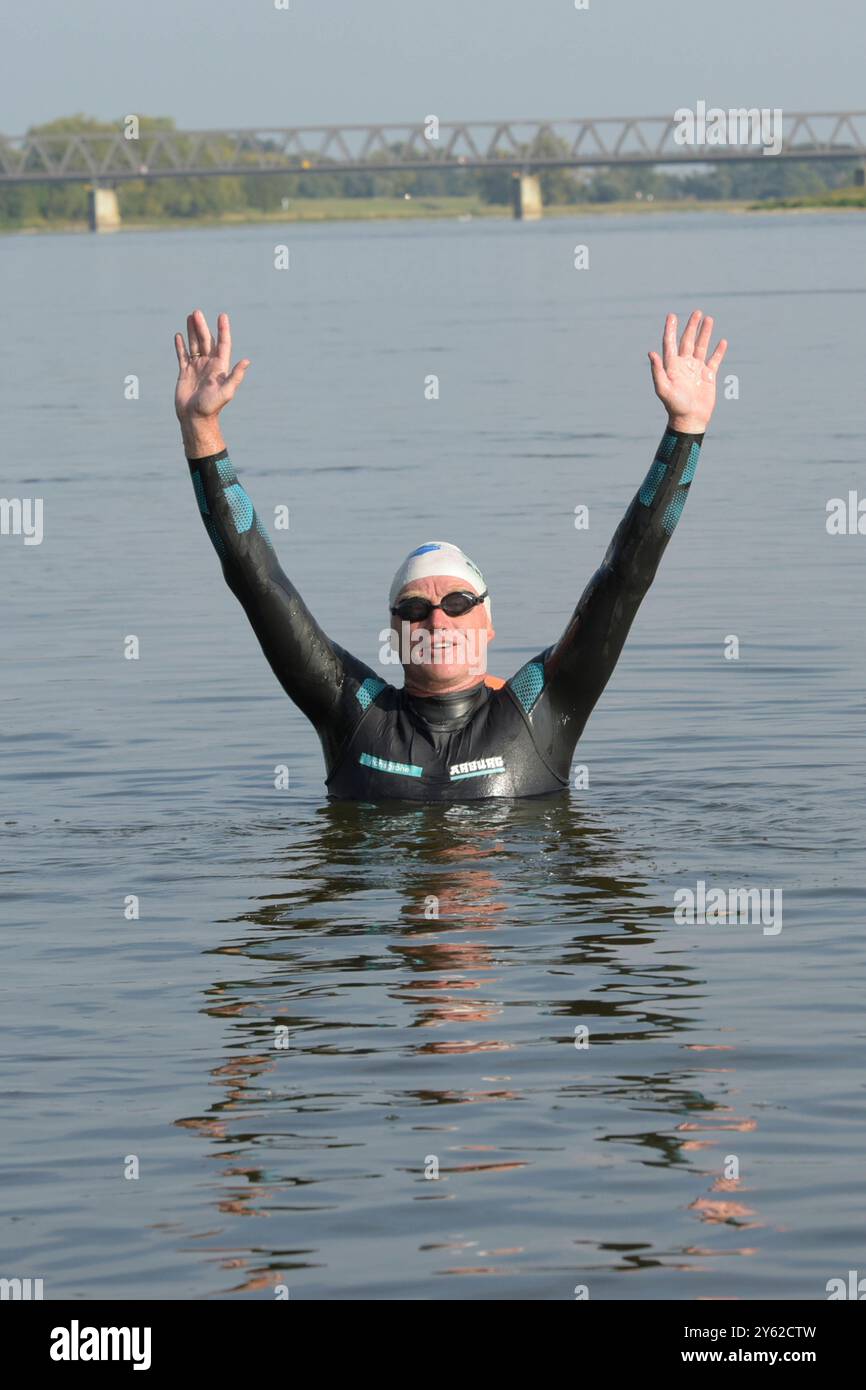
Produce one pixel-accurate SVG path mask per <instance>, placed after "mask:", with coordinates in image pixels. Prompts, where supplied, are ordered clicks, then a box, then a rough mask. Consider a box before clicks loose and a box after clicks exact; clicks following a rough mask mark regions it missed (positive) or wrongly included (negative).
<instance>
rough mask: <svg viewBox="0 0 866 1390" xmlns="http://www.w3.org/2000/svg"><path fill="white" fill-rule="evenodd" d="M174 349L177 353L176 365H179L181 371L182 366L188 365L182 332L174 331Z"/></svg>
mask: <svg viewBox="0 0 866 1390" xmlns="http://www.w3.org/2000/svg"><path fill="white" fill-rule="evenodd" d="M174 350H175V352H176V353H177V365H178V366H179V367H180V370H181V371H183V369H184V367H188V366H189V357H188V355H187V351H186V343H185V342H184V340H183V334H182V333H175V335H174Z"/></svg>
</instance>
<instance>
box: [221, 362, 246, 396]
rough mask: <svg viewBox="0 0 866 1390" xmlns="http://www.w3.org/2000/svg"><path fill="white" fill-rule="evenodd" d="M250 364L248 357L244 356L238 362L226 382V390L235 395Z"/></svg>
mask: <svg viewBox="0 0 866 1390" xmlns="http://www.w3.org/2000/svg"><path fill="white" fill-rule="evenodd" d="M249 365H250V359H249V358H248V357H242V358H241V360H240V362H236V363H235V365H234V368H233V370H232V373H231V376H230V377H229V378H228V380H227V382H226V390H227V391H228V392H230V394H231V395H232V396H233V395H234V393H235V391H236V390H237V389H238V387H239V386H240V384H241V382H242V381H243V379H244V376H245V375H246V370H247V367H248V366H249Z"/></svg>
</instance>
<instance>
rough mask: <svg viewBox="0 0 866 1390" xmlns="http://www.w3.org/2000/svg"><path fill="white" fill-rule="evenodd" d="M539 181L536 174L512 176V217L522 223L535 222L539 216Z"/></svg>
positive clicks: (540, 209) (540, 203)
mask: <svg viewBox="0 0 866 1390" xmlns="http://www.w3.org/2000/svg"><path fill="white" fill-rule="evenodd" d="M542 207H543V204H542V201H541V179H540V178H539V177H538V175H537V174H515V175H514V216H515V217H516V218H518V219H519V220H520V221H522V222H536V221H537V220H538V218H539V217H540V216H541V211H542Z"/></svg>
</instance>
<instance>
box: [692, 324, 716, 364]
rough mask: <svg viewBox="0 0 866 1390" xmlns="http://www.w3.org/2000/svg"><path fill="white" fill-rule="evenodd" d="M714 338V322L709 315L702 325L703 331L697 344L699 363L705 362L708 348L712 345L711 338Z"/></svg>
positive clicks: (696, 353)
mask: <svg viewBox="0 0 866 1390" xmlns="http://www.w3.org/2000/svg"><path fill="white" fill-rule="evenodd" d="M712 336H713V320H712V318H710V317H709V315H708V316H707V317H706V318H705V319H704V321H703V323H702V324H701V331H700V333H699V334H698V341H697V342H696V343H695V357H696V358H697V359H698V361H699V362H703V360H704V358H705V357H706V355H707V348H708V347H709V345H710V338H711V337H712Z"/></svg>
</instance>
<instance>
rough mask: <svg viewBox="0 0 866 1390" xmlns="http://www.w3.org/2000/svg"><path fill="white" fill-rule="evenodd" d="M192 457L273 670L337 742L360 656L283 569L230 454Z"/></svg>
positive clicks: (218, 542) (207, 520) (226, 559)
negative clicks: (328, 628) (327, 628)
mask: <svg viewBox="0 0 866 1390" xmlns="http://www.w3.org/2000/svg"><path fill="white" fill-rule="evenodd" d="M187 462H188V463H189V468H190V474H191V476H192V485H193V489H194V490H195V496H196V501H197V502H198V509H199V512H200V513H201V517H202V520H203V522H204V525H205V530H206V531H207V533H208V535H209V536H210V539H211V542H212V543H213V547H214V549H215V550H216V553H217V555H218V556H219V558H220V560H221V561H222V567H223V574H224V575H225V579H226V582H227V584H228V586H229V588H230V589H231V591H232V593H233V594H235V596H236V597H237V598H238V599H239V601H240V603H241V604H242V605H243V608H244V611H245V612H246V615H247V617H248V618H249V620H250V623H251V624H252V627H253V630H254V632H255V634H256V636H257V638H258V639H259V642H260V644H261V647H262V651H263V652H264V654H265V656H266V657H267V659H268V661H269V663H270V665H271V668H272V669H273V672H274V674H275V675H276V677H277V679H278V680H279V682H280V684H281V685H282V687H283V689H284V690H285V691H286V693H287V695H289V696H290V697H291V699H292V700H294V702H295V704H296V705H297V706H298V707H299V709H301V710H302V711H303V713H304V714H305V715H306V716H307V718H308V719H310V720H311V721H312V723H313V724H314V725H315V726H316V728H317V729H318V730H319V732H320V733H322V732H323V730H324V729H326V728H327V731H328V734H329V737H330V739H331V741H333V742H339V739H340V738H341V737H342V736H345V734H346V733H347V732H348V729H347V728H344V727H342V726H343V725H344V724H346V723H347V720H346V716H345V714H342V713H341V711H344V710H345V708H346V702H345V701H344V700H343V699H342V695H343V687H344V683H345V677H346V668H347V662H348V663H352V662H353V661H354V658H352V657H350V656H349V653H347V652H344V651H343V649H342V648H340V647H338V646H337V645H336V643H334V642H331V640H330V639H329V638H328V637H327V636H326V635H325V633H324V632H323V631H322V629H321V628H320V627H319V625H318V623H317V622H316V620H315V618H314V617H313V616H312V614H311V613H310V611H309V609H308V608H307V606H306V604H305V603H304V601H303V599H302V598H301V596H300V594H299V593H298V591H297V589H296V588H295V586H294V584H292V582H291V580H290V579H289V578H288V577H287V576H286V575H285V574H284V572H283V570H282V569H281V567H280V564H279V561H278V560H277V557H276V553H275V551H274V547H273V545H272V543H271V540H270V537H269V536H268V533H267V531H266V530H265V528H264V526H263V525H262V523H261V521H260V519H259V517H258V515H257V513H256V511H255V508H254V507H253V504H252V502H251V500H250V498H249V496H248V495H247V493H246V491H245V490H244V488H243V487H242V486H241V484H240V483H239V482H238V479H237V475H236V473H235V470H234V468H233V466H232V463H231V460H230V458H229V455H228V451H227V450H226V449H224V450H222V452H220V453H218V454H210V455H207V456H206V457H205V458H193V459H189V458H188V459H187ZM355 664H357V665H358V666H361V663H355ZM363 669H364V670H366V667H365V668H363Z"/></svg>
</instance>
